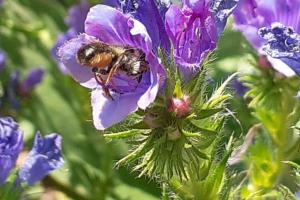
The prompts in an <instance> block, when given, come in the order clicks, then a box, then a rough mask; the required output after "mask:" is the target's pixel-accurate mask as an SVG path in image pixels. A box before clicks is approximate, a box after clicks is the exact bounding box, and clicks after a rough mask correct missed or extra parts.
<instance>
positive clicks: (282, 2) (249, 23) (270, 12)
mask: <svg viewBox="0 0 300 200" xmlns="http://www.w3.org/2000/svg"><path fill="white" fill-rule="evenodd" d="M299 12H300V4H299V2H298V0H268V1H262V0H241V1H240V3H239V5H238V7H237V9H236V11H235V13H234V19H235V24H236V28H237V29H238V30H240V31H241V32H242V33H243V34H244V35H245V37H246V38H247V39H248V40H249V41H250V43H251V44H252V45H253V46H254V47H255V48H256V49H257V51H258V52H259V53H260V54H262V55H267V58H268V60H269V61H270V63H271V64H272V66H273V68H275V69H276V70H278V71H279V72H281V73H282V74H284V75H286V76H292V75H295V74H296V73H297V74H298V75H300V60H299V50H298V48H299V47H300V46H299V35H298V34H299V33H300V26H299V23H298V19H299ZM259 30H260V31H259Z"/></svg>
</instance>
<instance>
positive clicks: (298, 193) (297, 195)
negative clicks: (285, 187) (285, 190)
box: [295, 191, 300, 200]
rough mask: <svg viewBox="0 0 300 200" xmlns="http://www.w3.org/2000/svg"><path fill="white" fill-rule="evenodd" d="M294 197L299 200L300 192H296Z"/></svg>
mask: <svg viewBox="0 0 300 200" xmlns="http://www.w3.org/2000/svg"><path fill="white" fill-rule="evenodd" d="M295 195H296V199H297V200H300V191H298V192H296V193H295Z"/></svg>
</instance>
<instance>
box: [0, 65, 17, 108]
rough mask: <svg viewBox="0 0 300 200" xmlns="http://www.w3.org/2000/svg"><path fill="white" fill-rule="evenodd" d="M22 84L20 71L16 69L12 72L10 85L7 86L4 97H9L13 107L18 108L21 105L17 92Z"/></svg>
mask: <svg viewBox="0 0 300 200" xmlns="http://www.w3.org/2000/svg"><path fill="white" fill-rule="evenodd" d="M19 85H20V72H19V70H16V71H15V72H13V73H12V74H10V77H9V82H8V85H7V86H6V88H5V93H4V97H6V98H7V99H8V101H9V102H10V104H11V106H12V108H14V109H17V108H19V106H20V103H19V100H18V98H17V92H18V90H19Z"/></svg>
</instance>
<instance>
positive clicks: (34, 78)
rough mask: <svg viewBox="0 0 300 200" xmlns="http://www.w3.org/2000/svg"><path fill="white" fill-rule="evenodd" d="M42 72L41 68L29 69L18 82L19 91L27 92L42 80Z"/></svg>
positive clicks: (43, 72)
mask: <svg viewBox="0 0 300 200" xmlns="http://www.w3.org/2000/svg"><path fill="white" fill-rule="evenodd" d="M44 74H45V71H44V70H43V69H41V68H36V69H33V70H31V71H30V72H29V74H28V75H27V77H26V79H25V80H24V81H23V82H22V83H21V84H20V92H21V93H22V94H28V93H29V92H30V91H31V90H32V89H33V88H34V87H35V86H36V85H38V84H39V83H41V82H42V80H43V77H44Z"/></svg>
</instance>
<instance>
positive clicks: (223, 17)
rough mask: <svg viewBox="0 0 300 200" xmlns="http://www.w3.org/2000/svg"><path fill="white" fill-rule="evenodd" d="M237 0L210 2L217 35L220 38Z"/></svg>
mask: <svg viewBox="0 0 300 200" xmlns="http://www.w3.org/2000/svg"><path fill="white" fill-rule="evenodd" d="M238 1H239V0H212V1H211V5H210V7H211V10H212V12H213V13H214V16H215V20H216V26H217V31H218V35H219V36H220V35H221V34H222V32H223V30H224V28H225V25H226V22H227V18H228V17H229V16H230V15H231V14H232V12H233V11H234V9H235V8H236V6H237V3H238Z"/></svg>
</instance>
